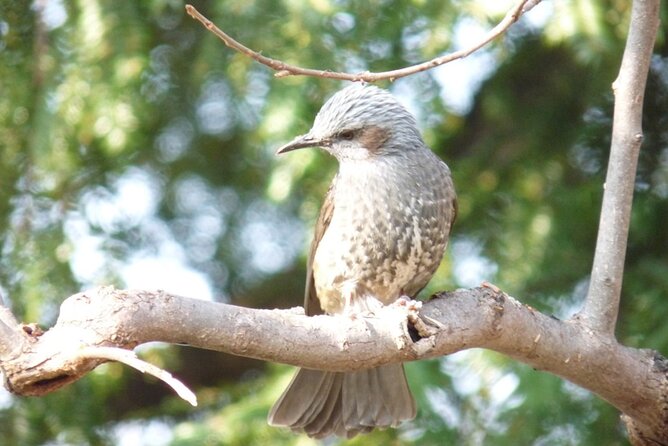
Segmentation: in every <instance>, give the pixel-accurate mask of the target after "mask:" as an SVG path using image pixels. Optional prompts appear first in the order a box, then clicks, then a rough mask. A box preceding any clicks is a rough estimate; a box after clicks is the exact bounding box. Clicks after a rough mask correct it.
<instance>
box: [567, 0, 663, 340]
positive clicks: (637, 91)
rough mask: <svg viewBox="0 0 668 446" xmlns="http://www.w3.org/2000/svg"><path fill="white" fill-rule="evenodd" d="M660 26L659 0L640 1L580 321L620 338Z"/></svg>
mask: <svg viewBox="0 0 668 446" xmlns="http://www.w3.org/2000/svg"><path fill="white" fill-rule="evenodd" d="M658 27H659V0H635V1H634V2H633V7H632V9H631V24H630V27H629V36H628V38H627V40H626V48H625V49H624V56H623V58H622V64H621V67H620V70H619V76H618V77H617V80H615V82H614V83H613V85H612V86H613V91H614V93H615V110H614V118H613V125H612V143H611V146H610V161H609V163H608V173H607V175H606V179H605V188H604V192H603V204H602V209H601V219H600V223H599V230H598V239H597V241H596V252H595V253H594V264H593V267H592V273H591V282H590V284H589V292H588V294H587V298H586V301H585V305H584V307H583V309H582V311H581V313H580V318H581V319H582V320H583V321H584V322H585V323H586V324H587V325H588V326H590V327H591V328H592V329H593V330H596V331H598V332H600V333H603V334H607V335H608V336H614V331H615V325H616V322H617V313H618V311H619V299H620V294H621V289H622V279H623V275H624V259H625V256H626V243H627V240H628V233H629V221H630V218H631V204H632V202H633V189H634V186H635V177H636V166H637V164H638V155H639V153H640V145H641V143H642V139H643V135H642V109H643V98H644V94H645V84H646V81H647V73H648V70H649V64H650V61H651V57H652V50H653V48H654V40H655V38H656V33H657V30H658Z"/></svg>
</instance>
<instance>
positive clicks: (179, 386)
mask: <svg viewBox="0 0 668 446" xmlns="http://www.w3.org/2000/svg"><path fill="white" fill-rule="evenodd" d="M76 356H78V357H81V358H88V359H108V360H110V361H117V362H122V363H123V364H126V365H128V366H130V367H132V368H134V369H137V370H139V371H140V372H142V373H148V374H149V375H152V376H155V377H156V378H158V379H159V380H161V381H164V382H165V383H166V384H167V385H168V386H170V387H171V388H172V389H174V391H175V392H176V394H177V395H178V396H180V397H181V398H183V399H184V400H186V401H187V402H189V403H190V404H191V405H193V406H197V397H196V396H195V394H194V393H193V392H192V391H191V390H190V389H188V388H187V387H186V386H185V384H183V383H182V382H181V381H179V380H178V379H176V378H174V377H173V376H172V374H171V373H169V372H167V371H166V370H162V369H161V368H159V367H157V366H154V365H153V364H149V363H148V362H146V361H142V360H141V359H139V358H138V357H137V355H135V354H134V352H132V351H130V350H124V349H122V348H117V347H91V346H87V347H82V348H80V349H78V350H77V351H76Z"/></svg>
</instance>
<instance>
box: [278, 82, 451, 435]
mask: <svg viewBox="0 0 668 446" xmlns="http://www.w3.org/2000/svg"><path fill="white" fill-rule="evenodd" d="M309 147H319V148H321V149H323V150H324V151H325V152H327V153H329V154H331V155H333V156H334V157H335V158H336V160H337V161H338V171H337V173H336V175H335V177H334V179H333V181H332V183H331V185H330V187H329V189H328V191H327V194H326V196H325V199H324V203H323V205H322V207H321V209H320V213H319V216H318V219H317V222H316V226H315V231H314V238H313V242H312V244H311V249H310V251H309V256H308V260H307V274H306V288H305V298H304V308H305V313H306V314H307V315H309V316H313V315H317V314H323V313H325V314H329V315H339V316H340V317H345V315H348V316H349V317H353V316H355V315H364V314H365V313H373V312H374V310H375V309H377V308H379V307H380V306H383V305H391V304H392V303H394V302H396V301H397V300H399V299H402V298H403V299H406V298H410V299H413V298H414V297H416V295H417V294H418V293H419V292H420V291H421V290H422V289H423V288H424V287H425V286H426V285H427V283H428V282H429V280H430V279H431V277H432V276H433V275H434V273H435V271H436V269H437V268H438V266H439V264H440V262H441V260H442V258H443V254H444V251H445V248H446V245H447V243H448V238H449V236H450V230H451V228H452V225H453V223H454V221H455V218H456V215H457V197H456V193H455V188H454V184H453V181H452V175H451V172H450V169H449V167H448V166H447V165H446V163H445V162H443V161H442V160H441V159H440V158H439V157H438V156H436V155H435V154H434V153H433V152H432V151H431V149H430V148H429V147H427V145H426V144H425V142H424V141H423V139H422V136H421V134H420V131H419V129H418V125H417V122H416V120H415V118H414V117H413V115H412V114H411V113H410V112H409V111H408V110H407V109H406V108H405V107H404V106H403V105H402V104H401V103H400V102H399V101H398V100H397V99H396V98H395V97H394V96H393V95H392V94H391V93H390V92H389V91H388V90H385V89H382V88H379V87H376V86H373V85H368V84H359V83H353V84H352V85H350V86H347V87H345V88H343V89H341V90H339V91H338V92H336V93H335V94H334V95H333V96H332V97H331V98H330V99H329V100H328V101H326V102H325V104H324V105H323V106H322V108H321V109H320V111H319V112H318V113H317V115H316V117H315V120H314V122H313V126H312V127H311V129H310V130H309V131H308V132H307V133H306V134H304V135H301V136H298V137H296V138H295V139H293V140H292V141H290V142H289V143H287V144H285V145H283V146H282V147H280V148H279V149H278V150H277V154H284V153H287V152H291V151H293V150H297V149H303V148H309ZM416 412H417V408H416V404H415V400H414V398H413V395H412V394H411V391H410V388H409V386H408V382H407V381H406V375H405V372H404V368H403V364H401V363H399V364H387V365H383V366H380V367H376V368H371V369H367V370H360V371H354V372H328V371H319V370H310V369H304V368H301V369H298V370H297V373H296V374H295V376H294V377H293V379H292V381H291V382H290V384H289V385H288V387H287V388H286V390H285V391H284V392H283V394H282V395H281V396H280V398H279V399H278V401H277V402H276V403H275V404H274V406H273V407H272V409H271V411H270V412H269V415H268V422H269V424H270V425H272V426H287V427H289V428H291V429H292V430H293V431H296V432H304V433H306V434H307V435H308V436H310V437H313V438H325V437H328V436H331V435H336V436H339V437H346V438H352V437H354V436H355V435H357V434H360V433H367V432H370V431H371V430H373V429H374V428H388V427H397V426H398V425H399V424H400V423H401V422H402V421H405V420H411V419H413V418H415V415H416Z"/></svg>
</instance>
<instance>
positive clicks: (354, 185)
mask: <svg viewBox="0 0 668 446" xmlns="http://www.w3.org/2000/svg"><path fill="white" fill-rule="evenodd" d="M429 155H431V153H429ZM428 161H429V162H428V163H426V165H425V164H423V165H415V166H408V167H407V166H405V165H397V166H393V165H386V164H384V165H380V166H379V165H377V163H370V162H369V163H354V164H352V165H349V166H345V165H342V166H341V169H340V171H339V174H338V176H337V178H336V179H335V182H336V183H335V186H334V187H335V188H334V196H333V198H334V212H333V215H332V221H331V222H330V224H329V226H328V227H327V229H326V231H325V233H324V235H323V238H322V240H321V241H320V243H319V244H318V248H317V250H316V252H315V257H314V261H313V275H314V279H315V287H316V292H317V295H318V298H319V300H320V304H321V307H322V308H323V310H325V311H326V312H327V313H339V312H342V311H343V310H344V307H345V306H347V305H355V306H357V305H359V306H360V307H361V308H364V307H369V305H365V304H366V303H369V302H368V301H369V300H376V299H377V300H379V301H380V302H381V303H383V304H385V305H387V304H390V303H392V302H394V301H395V300H396V299H397V298H399V297H400V296H402V295H406V296H410V297H413V296H415V295H416V294H417V293H418V292H419V291H420V290H421V289H422V288H423V287H424V286H425V285H426V284H427V282H429V280H430V279H431V277H432V275H433V274H434V272H435V271H436V269H437V268H438V265H439V263H440V262H441V258H442V257H443V252H444V250H445V247H446V245H447V241H448V234H449V232H450V225H451V223H452V220H453V218H454V212H455V211H454V199H455V191H454V187H453V185H452V180H451V178H450V171H449V169H448V168H447V166H446V165H445V164H444V163H443V162H442V161H440V160H439V159H438V158H436V157H435V156H431V157H429V159H428ZM416 170H418V171H419V172H417V173H416V172H415V171H416Z"/></svg>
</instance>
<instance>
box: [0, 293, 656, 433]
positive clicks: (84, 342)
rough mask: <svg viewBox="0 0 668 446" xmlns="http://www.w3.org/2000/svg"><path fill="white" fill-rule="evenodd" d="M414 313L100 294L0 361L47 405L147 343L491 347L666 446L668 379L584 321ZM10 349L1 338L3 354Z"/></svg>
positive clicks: (486, 304)
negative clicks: (46, 398)
mask: <svg viewBox="0 0 668 446" xmlns="http://www.w3.org/2000/svg"><path fill="white" fill-rule="evenodd" d="M156 309H159V311H156ZM413 311H416V310H411V309H410V306H409V307H400V306H396V305H395V306H390V307H387V308H384V309H382V310H380V312H378V313H376V315H375V316H374V317H357V318H355V319H351V318H350V317H342V316H324V315H323V316H314V317H306V316H304V314H303V309H301V308H296V309H292V310H255V309H249V308H242V307H237V306H233V305H226V304H220V303H214V302H205V301H199V300H194V299H188V298H184V297H180V296H174V295H170V294H167V293H164V292H147V291H123V290H115V289H113V288H99V289H95V290H91V291H88V292H85V293H80V294H77V295H74V296H72V297H70V298H68V299H67V300H66V301H65V302H64V303H63V305H62V306H61V313H60V317H59V318H58V321H57V323H56V325H55V326H54V327H53V328H51V329H50V330H48V331H46V332H45V333H44V334H42V335H41V336H39V337H36V338H34V339H32V340H31V341H30V342H29V343H28V345H27V346H26V347H25V348H24V350H23V353H22V355H20V356H16V355H14V356H11V355H10V356H3V357H2V358H0V359H2V364H1V367H2V370H3V372H4V374H5V377H6V382H7V387H8V388H9V389H10V390H12V391H13V392H15V393H18V394H23V395H41V394H45V393H48V392H50V391H53V390H55V389H56V388H59V387H62V386H63V385H65V384H68V383H70V382H72V381H74V380H76V379H78V378H80V377H82V376H83V375H84V374H85V373H87V372H88V371H90V370H92V369H93V368H95V367H96V366H97V365H99V364H100V363H101V362H104V360H106V359H110V358H109V356H108V355H107V356H106V359H101V358H100V356H104V355H98V356H95V355H91V354H88V353H90V352H91V351H94V349H95V348H99V347H120V348H126V349H131V348H134V347H135V346H137V345H138V344H141V343H145V342H149V341H162V342H169V343H177V344H188V345H192V346H195V347H200V348H205V349H210V350H217V351H223V352H227V353H232V354H236V355H241V356H248V357H253V358H258V359H264V360H269V361H277V362H283V363H288V364H293V365H297V366H302V367H310V368H317V369H326V370H335V371H347V370H356V369H362V368H368V367H373V366H377V365H381V364H387V363H392V362H400V361H411V360H416V359H423V358H431V357H436V356H441V355H445V354H449V353H453V352H456V351H459V350H463V349H467V348H472V347H484V348H489V349H492V350H496V351H498V352H501V353H504V354H507V355H509V356H511V357H513V358H515V359H517V360H519V361H522V362H524V363H526V364H529V365H531V366H532V367H534V368H536V369H540V370H544V371H547V372H550V373H553V374H556V375H558V376H561V377H563V378H566V379H568V380H570V381H572V382H574V383H576V384H579V385H580V386H582V387H584V388H586V389H589V390H591V391H592V392H594V393H596V394H598V395H599V396H600V397H602V398H604V399H605V400H607V401H609V402H610V403H611V404H613V405H614V406H616V407H617V408H619V409H620V410H621V411H622V412H623V413H624V414H625V416H626V417H627V419H628V420H630V421H631V422H632V423H633V424H632V425H630V426H632V427H633V428H635V429H638V430H639V431H641V432H643V435H650V436H651V437H650V438H654V439H660V440H661V441H663V442H666V441H668V374H667V370H668V367H666V365H665V364H666V363H665V360H664V359H663V358H662V357H661V356H660V355H659V354H657V353H656V352H653V351H646V350H638V349H632V348H628V347H624V346H622V345H620V344H618V343H617V342H615V341H614V339H611V338H610V337H608V336H602V335H601V334H599V333H597V332H595V331H592V330H590V329H589V328H588V327H586V326H584V325H583V324H582V323H581V322H580V321H579V320H569V321H559V320H556V319H554V318H551V317H549V316H545V315H543V314H541V313H539V312H537V311H536V310H534V309H532V308H531V307H528V306H526V305H523V304H521V303H519V302H518V301H516V300H515V299H513V298H511V297H509V296H507V295H506V294H503V293H501V292H498V291H496V290H494V289H493V288H486V287H482V288H475V289H471V290H459V291H455V292H449V293H441V294H439V295H438V296H436V298H434V299H432V300H430V301H428V302H425V303H424V305H423V306H422V308H421V309H420V310H419V312H418V313H417V314H414V313H412V312H413ZM416 318H418V319H419V320H420V324H416V325H418V326H419V328H420V329H421V332H422V333H423V334H424V336H425V337H423V338H422V339H420V340H418V341H417V342H414V341H413V340H412V339H411V336H410V334H409V333H408V329H407V320H408V319H413V320H415V319H416ZM342 326H343V327H344V329H342ZM14 330H16V331H19V330H21V327H20V326H18V324H17V326H16V327H14ZM7 342H9V341H8V340H7V338H4V337H3V338H0V345H2V344H6V343H7ZM91 349H92V350H91ZM0 350H2V349H0ZM82 352H83V353H82ZM91 357H92V358H93V359H90V358H91ZM111 359H114V358H111ZM613 369H614V370H615V373H609V371H610V370H613ZM639 444H640V443H639Z"/></svg>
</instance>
